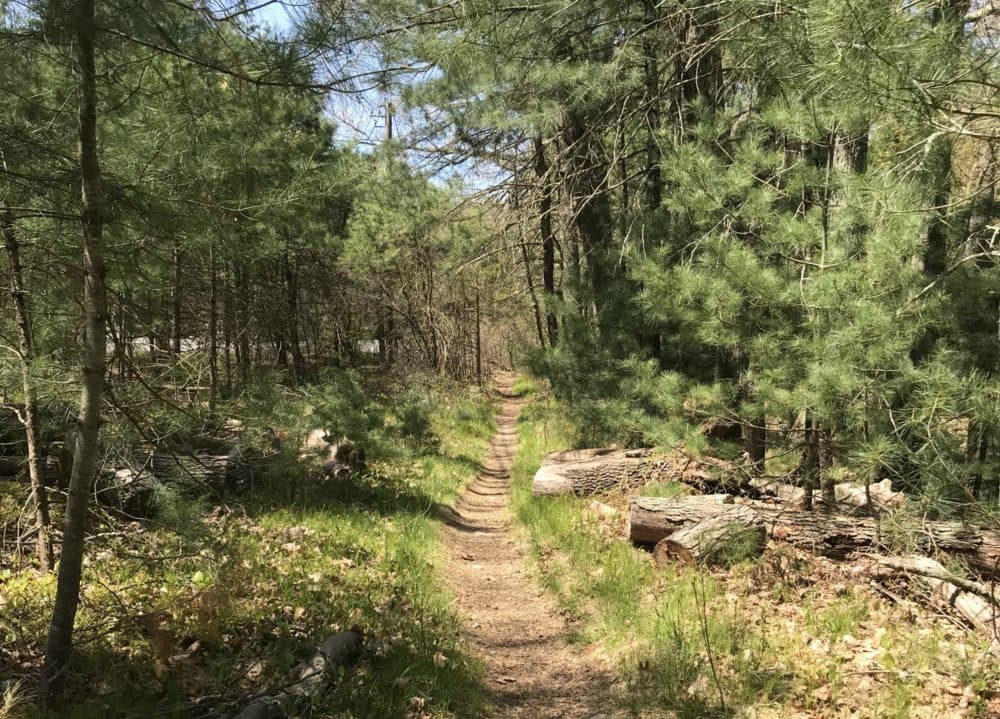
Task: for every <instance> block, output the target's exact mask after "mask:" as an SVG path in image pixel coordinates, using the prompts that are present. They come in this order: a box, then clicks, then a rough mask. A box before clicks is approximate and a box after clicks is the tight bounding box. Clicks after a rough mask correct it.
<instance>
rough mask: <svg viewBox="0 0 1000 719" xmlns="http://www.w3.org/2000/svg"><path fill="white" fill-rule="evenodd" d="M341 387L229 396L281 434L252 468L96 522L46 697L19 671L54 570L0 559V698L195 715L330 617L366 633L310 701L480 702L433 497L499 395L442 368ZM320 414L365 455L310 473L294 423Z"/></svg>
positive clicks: (251, 691)
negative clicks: (354, 656) (220, 491)
mask: <svg viewBox="0 0 1000 719" xmlns="http://www.w3.org/2000/svg"><path fill="white" fill-rule="evenodd" d="M351 391H353V390H351V389H350V388H348V389H347V390H345V386H344V385H337V384H336V383H334V384H328V385H320V386H316V387H314V388H309V389H307V390H298V391H295V392H293V391H290V390H282V389H280V388H278V387H277V386H274V385H272V386H268V387H261V388H260V389H259V390H258V393H257V394H256V395H251V396H249V397H248V398H246V399H245V401H244V403H242V404H240V405H238V406H237V405H234V406H233V407H232V408H231V409H232V410H233V411H234V412H235V411H239V412H240V417H241V420H242V421H243V422H244V424H245V428H246V433H247V435H250V436H258V437H261V438H264V437H273V436H275V435H279V436H282V437H284V438H285V441H284V444H285V445H286V446H287V447H290V449H287V450H283V455H282V456H281V457H280V458H279V461H278V462H276V463H272V464H271V465H270V468H269V470H268V471H267V472H266V473H265V474H264V475H262V476H258V477H256V478H255V480H254V481H253V482H252V483H251V484H250V485H249V486H247V487H244V488H243V489H242V491H240V492H238V493H236V494H232V495H230V496H227V497H226V498H225V500H224V501H218V500H216V501H215V502H205V501H204V500H202V501H200V502H199V501H197V500H192V499H190V498H185V497H184V496H182V495H178V494H175V493H170V492H167V493H166V494H164V496H162V497H160V498H159V500H160V503H159V506H158V510H159V511H158V513H157V518H156V520H155V521H146V522H133V523H129V524H124V525H122V524H119V525H117V526H110V525H105V526H101V527H100V528H97V527H95V528H94V529H93V532H92V533H93V534H94V535H95V536H94V537H93V538H92V539H91V541H90V542H89V548H88V559H87V565H86V567H85V577H84V585H85V589H84V591H83V595H82V601H81V610H80V615H79V622H78V627H79V628H78V631H77V634H76V641H77V651H76V654H75V656H74V660H73V664H72V667H71V671H70V674H69V676H68V683H67V689H66V690H65V691H64V692H63V693H62V694H61V695H60V696H59V697H58V699H56V700H54V701H53V702H51V703H49V704H48V705H47V706H44V705H43V704H42V703H40V702H39V701H37V697H39V696H42V695H43V694H44V688H42V687H37V688H33V687H32V685H31V678H32V676H33V675H34V673H35V671H36V670H37V669H38V667H39V664H40V660H41V655H42V648H43V647H42V644H41V642H42V640H43V639H44V636H45V630H46V628H47V621H48V613H49V610H50V606H51V600H52V596H53V592H54V581H53V580H52V579H51V578H48V577H37V576H35V575H33V574H29V573H18V572H16V571H15V569H13V568H8V569H7V570H5V571H4V572H3V573H2V574H0V682H5V681H7V682H9V684H8V696H7V698H5V699H3V700H2V701H3V703H2V704H0V716H3V717H14V716H18V717H28V718H29V719H33V718H36V717H37V718H41V717H46V718H47V717H60V718H65V719H97V718H99V717H100V718H103V717H111V716H121V717H140V716H142V717H146V716H156V717H185V718H187V717H199V716H208V715H209V714H211V712H213V711H215V712H218V711H220V709H225V707H229V708H230V710H231V709H232V708H234V707H236V706H238V705H239V704H240V703H241V702H243V703H245V702H246V701H247V699H248V698H249V697H251V696H253V695H256V694H262V693H266V692H268V691H271V690H274V689H275V688H278V687H281V686H283V685H285V684H286V683H287V681H288V679H287V673H288V671H289V670H290V669H292V668H293V667H294V666H295V665H296V663H297V662H299V661H301V660H303V659H307V658H308V657H310V656H311V655H312V654H313V653H314V652H315V651H316V648H317V646H318V645H319V644H320V642H321V641H322V640H323V638H324V637H326V636H327V635H329V634H331V633H333V632H335V631H338V630H343V629H355V630H358V631H361V632H362V633H363V634H364V636H365V638H366V645H367V651H366V654H365V656H364V659H363V660H362V662H361V664H360V665H359V666H358V667H357V668H356V669H355V670H354V671H353V672H352V674H351V678H350V680H349V681H344V682H343V683H342V685H341V686H340V687H339V688H337V689H336V690H335V691H333V692H331V693H330V694H329V696H328V697H327V698H326V699H324V704H323V705H322V706H318V707H316V708H315V710H314V714H315V715H317V716H319V715H322V716H345V717H346V716H351V717H394V716H398V717H402V716H405V715H407V713H408V712H412V711H414V710H415V708H416V709H419V713H418V715H420V716H428V717H469V718H472V717H478V716H481V715H482V713H483V711H484V709H483V708H484V706H485V701H486V699H485V694H484V691H483V689H482V686H481V683H480V679H479V667H478V666H477V664H476V662H475V661H474V660H472V659H471V658H470V657H468V656H466V655H465V654H463V653H462V651H461V650H460V649H459V647H458V644H457V638H456V637H457V626H458V620H457V618H456V616H455V615H454V614H453V612H452V611H451V609H450V607H449V601H450V597H449V596H448V595H447V594H446V593H445V591H444V590H443V589H441V586H440V585H441V583H440V582H439V581H438V579H437V575H436V572H437V567H438V566H439V564H440V563H441V562H442V561H443V559H442V557H441V556H440V555H439V546H438V540H437V527H438V524H437V522H436V520H435V511H436V508H437V506H438V505H439V504H442V503H447V502H450V501H451V500H453V499H454V498H455V497H456V496H457V494H458V492H459V491H460V489H461V488H462V487H463V486H464V484H465V483H467V482H468V481H469V480H470V479H471V478H472V477H473V476H474V474H475V472H476V469H477V467H478V465H479V462H480V461H481V459H482V456H483V453H484V451H485V448H486V446H487V444H488V441H489V438H490V436H491V434H492V431H493V421H492V417H493V404H492V402H491V400H490V398H489V397H488V396H487V395H485V394H483V393H478V392H475V391H472V392H467V391H466V390H458V391H457V398H449V394H451V395H452V396H453V397H454V395H456V389H455V388H452V387H440V386H438V387H433V386H426V387H423V388H421V389H411V390H409V391H408V392H407V393H405V394H402V393H396V394H391V395H390V394H387V395H386V397H392V399H388V398H387V399H382V400H378V399H376V400H371V399H370V398H368V397H367V396H362V395H358V394H354V395H348V396H345V393H349V392H351ZM331 424H332V425H334V426H333V427H332V428H331V429H332V431H335V432H336V433H337V434H343V435H345V436H347V437H349V438H350V439H352V440H353V441H356V442H358V443H363V444H364V446H365V448H366V450H367V451H368V459H369V463H368V469H367V470H366V471H364V472H361V473H354V474H350V475H348V476H346V477H345V476H341V477H338V478H330V479H322V478H320V477H318V476H317V475H316V474H312V473H308V472H307V471H305V469H304V468H303V466H302V465H301V464H300V463H299V462H298V461H297V460H296V454H297V450H296V449H295V448H296V447H297V444H296V443H297V441H298V439H299V438H300V437H301V435H302V434H303V431H304V430H305V428H307V427H309V426H329V425H331ZM13 504H14V503H12V505H13ZM5 506H6V505H5ZM19 677H26V678H27V679H26V681H25V682H24V683H23V684H20V685H18V684H15V683H14V680H15V679H16V678H19ZM0 689H2V687H0ZM316 711H318V712H319V714H316V713H315V712H316Z"/></svg>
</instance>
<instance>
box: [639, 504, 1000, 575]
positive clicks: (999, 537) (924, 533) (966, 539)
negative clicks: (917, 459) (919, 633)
mask: <svg viewBox="0 0 1000 719" xmlns="http://www.w3.org/2000/svg"><path fill="white" fill-rule="evenodd" d="M721 496H724V495H721ZM729 501H733V500H732V498H730V499H729ZM722 503H725V500H724V499H720V495H714V496H712V497H704V496H695V497H678V498H674V499H664V498H655V497H637V498H636V499H633V500H632V503H631V506H630V509H629V522H628V528H627V532H628V537H629V539H631V540H632V541H633V542H637V543H641V544H656V543H657V542H659V541H660V540H662V539H664V538H666V537H668V536H669V535H671V534H673V533H674V532H676V531H677V530H678V529H681V528H683V527H687V526H690V525H692V524H695V523H697V522H700V521H702V520H703V519H707V518H709V517H713V516H716V515H718V514H719V513H720V511H721V509H720V504H722ZM742 506H745V507H746V508H747V509H749V510H752V512H751V513H750V514H747V515H745V517H746V521H747V523H748V524H758V525H760V526H763V527H764V529H765V530H766V532H767V536H769V537H770V538H772V539H780V540H784V541H787V542H789V543H791V544H795V545H797V546H800V547H803V548H805V549H808V550H810V551H812V552H815V553H816V554H821V555H824V556H828V557H834V558H843V557H846V556H847V555H849V554H851V553H853V552H857V551H861V550H866V549H870V548H872V547H884V546H886V544H887V543H888V541H887V540H888V539H889V537H888V536H884V535H888V530H886V531H883V526H882V524H881V523H880V522H879V521H878V520H877V519H874V518H871V517H848V516H843V515H837V514H826V513H822V512H804V511H800V510H794V509H787V508H784V507H781V506H775V505H769V504H767V503H765V502H754V501H748V500H743V501H742ZM897 531H901V532H905V533H906V534H907V535H909V537H908V538H909V539H911V540H913V541H915V542H916V544H917V546H918V547H920V548H921V549H922V550H928V551H929V550H932V549H933V550H942V551H946V552H949V553H951V554H953V555H954V556H956V557H957V558H960V559H962V560H964V561H965V562H966V563H967V564H968V565H969V566H970V567H971V568H973V569H975V570H976V571H978V572H981V573H982V574H984V575H986V576H992V575H994V574H998V573H1000V571H998V570H1000V532H998V531H993V530H988V529H979V528H976V527H970V526H968V525H965V524H962V523H960V522H921V521H917V520H902V521H900V522H897V523H894V525H893V532H897Z"/></svg>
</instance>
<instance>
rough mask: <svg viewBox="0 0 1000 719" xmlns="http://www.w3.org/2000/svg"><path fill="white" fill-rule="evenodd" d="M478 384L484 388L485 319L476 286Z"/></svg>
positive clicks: (477, 286)
mask: <svg viewBox="0 0 1000 719" xmlns="http://www.w3.org/2000/svg"><path fill="white" fill-rule="evenodd" d="M476 384H478V385H479V386H480V387H482V386H483V318H482V312H481V311H480V307H479V285H478V284H477V285H476Z"/></svg>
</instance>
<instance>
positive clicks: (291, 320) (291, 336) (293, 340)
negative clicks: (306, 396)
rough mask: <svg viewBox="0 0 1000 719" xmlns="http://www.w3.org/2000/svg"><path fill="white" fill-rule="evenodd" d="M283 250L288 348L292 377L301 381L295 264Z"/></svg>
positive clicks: (301, 362)
mask: <svg viewBox="0 0 1000 719" xmlns="http://www.w3.org/2000/svg"><path fill="white" fill-rule="evenodd" d="M289 252H290V251H289V250H288V249H287V248H286V249H285V288H286V290H287V292H288V295H287V301H288V317H287V319H286V320H285V324H286V326H287V328H288V348H289V350H290V351H291V355H292V376H293V377H294V378H295V380H296V381H298V380H301V379H302V377H303V374H304V372H305V360H304V359H303V357H302V343H301V342H300V340H299V282H298V267H297V264H298V263H297V262H295V263H293V262H292V259H291V258H290V257H289Z"/></svg>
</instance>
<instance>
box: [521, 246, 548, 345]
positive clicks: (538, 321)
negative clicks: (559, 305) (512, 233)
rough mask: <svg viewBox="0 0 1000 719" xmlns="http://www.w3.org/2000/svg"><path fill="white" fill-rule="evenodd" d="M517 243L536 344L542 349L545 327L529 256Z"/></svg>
mask: <svg viewBox="0 0 1000 719" xmlns="http://www.w3.org/2000/svg"><path fill="white" fill-rule="evenodd" d="M519 244H520V245H521V260H522V261H523V262H524V275H525V277H526V278H527V280H528V295H529V296H530V297H531V306H532V308H533V309H534V310H535V331H536V332H537V333H538V346H539V347H541V348H543V349H544V348H545V329H544V327H543V326H542V308H541V304H540V303H539V302H538V293H537V292H536V291H535V279H534V277H532V274H531V258H530V257H529V255H528V248H527V246H526V245H525V244H524V242H521V243H519Z"/></svg>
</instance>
